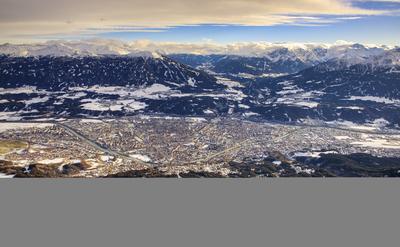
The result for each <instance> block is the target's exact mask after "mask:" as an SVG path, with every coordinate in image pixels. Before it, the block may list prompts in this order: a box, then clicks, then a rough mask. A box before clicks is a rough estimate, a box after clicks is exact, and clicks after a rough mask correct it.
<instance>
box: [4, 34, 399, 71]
mask: <svg viewBox="0 0 400 247" xmlns="http://www.w3.org/2000/svg"><path fill="white" fill-rule="evenodd" d="M396 49H397V50H398V49H399V48H398V47H388V46H382V45H381V46H380V45H364V44H358V43H353V42H347V41H337V42H336V43H334V44H316V43H269V42H242V43H234V44H227V45H218V44H179V43H171V42H159V43H157V42H151V41H142V42H141V41H135V42H130V43H126V42H122V41H118V40H105V39H89V40H82V41H48V42H45V43H37V44H29V45H12V44H4V45H0V54H6V55H10V56H104V55H118V56H119V55H125V56H132V57H145V58H154V59H162V55H160V54H167V55H168V54H173V53H187V54H191V53H196V54H198V53H200V54H204V55H207V54H224V55H237V56H246V57H266V58H268V59H270V60H272V61H274V62H282V61H284V62H285V61H289V62H290V61H295V62H296V61H300V62H302V63H304V64H308V65H317V64H320V63H323V62H327V61H331V60H341V61H343V62H344V63H347V64H350V65H351V64H358V63H367V64H371V63H375V64H378V65H382V64H387V65H399V64H400V62H399V59H398V52H395V51H396ZM159 51H167V52H162V53H160V52H159Z"/></svg>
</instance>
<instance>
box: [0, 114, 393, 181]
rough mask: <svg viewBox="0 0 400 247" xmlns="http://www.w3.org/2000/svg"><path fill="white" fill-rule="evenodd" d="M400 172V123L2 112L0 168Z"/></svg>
mask: <svg viewBox="0 0 400 247" xmlns="http://www.w3.org/2000/svg"><path fill="white" fill-rule="evenodd" d="M297 176H305V177H321V176H324V177H333V176H355V177H358V176H363V177H365V176H367V177H371V176H373V177H384V176H390V177H394V176H400V131H398V130H394V129H387V128H381V127H379V126H377V125H371V124H370V125H354V124H349V123H332V122H331V123H321V122H314V123H312V122H310V123H307V124H284V123H277V122H274V123H273V122H265V121H260V122H255V121H248V120H246V119H240V118H202V117H172V116H154V115H139V116H135V117H125V118H118V119H116V118H108V119H106V118H103V119H59V120H57V119H53V120H42V121H16V122H0V177H297Z"/></svg>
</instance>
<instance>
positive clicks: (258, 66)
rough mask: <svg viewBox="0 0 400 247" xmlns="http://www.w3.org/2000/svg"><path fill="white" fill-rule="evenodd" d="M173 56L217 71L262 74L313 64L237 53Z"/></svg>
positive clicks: (295, 70) (290, 70) (291, 70)
mask: <svg viewBox="0 0 400 247" xmlns="http://www.w3.org/2000/svg"><path fill="white" fill-rule="evenodd" d="M169 56H170V57H171V58H173V59H175V60H176V61H179V62H181V63H184V64H188V65H190V66H193V67H196V68H199V69H202V68H204V69H208V70H210V71H212V72H215V73H220V74H228V75H229V74H230V75H232V74H233V75H238V74H243V76H246V75H253V76H262V75H264V74H281V73H295V72H298V71H300V70H303V69H305V68H307V67H309V66H311V64H306V63H304V62H302V61H300V60H299V59H295V60H278V61H272V60H271V59H269V58H267V57H245V56H237V55H190V54H171V55H169Z"/></svg>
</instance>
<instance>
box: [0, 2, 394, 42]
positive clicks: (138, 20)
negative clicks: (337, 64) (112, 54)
mask: <svg viewBox="0 0 400 247" xmlns="http://www.w3.org/2000/svg"><path fill="white" fill-rule="evenodd" d="M0 6H1V8H0V43H31V42H42V41H47V40H57V39H62V40H76V39H89V38H105V39H119V40H124V41H132V40H152V41H163V42H165V41H167V42H178V43H185V42H186V43H218V44H228V43H234V42H253V41H267V42H299V43H307V42H308V43H310V42H311V43H333V42H336V41H337V40H346V41H350V42H358V43H364V44H386V45H400V0H374V1H371V0H279V1H276V0H201V1H198V0H196V1H195V0H113V1H111V0H0Z"/></svg>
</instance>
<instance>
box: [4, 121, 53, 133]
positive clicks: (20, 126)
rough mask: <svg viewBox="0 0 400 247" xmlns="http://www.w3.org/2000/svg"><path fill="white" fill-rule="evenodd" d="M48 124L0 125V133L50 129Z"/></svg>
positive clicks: (50, 125)
mask: <svg viewBox="0 0 400 247" xmlns="http://www.w3.org/2000/svg"><path fill="white" fill-rule="evenodd" d="M52 126H53V124H50V123H0V132H3V131H7V130H13V129H26V128H45V127H52Z"/></svg>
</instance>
